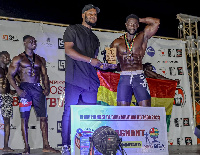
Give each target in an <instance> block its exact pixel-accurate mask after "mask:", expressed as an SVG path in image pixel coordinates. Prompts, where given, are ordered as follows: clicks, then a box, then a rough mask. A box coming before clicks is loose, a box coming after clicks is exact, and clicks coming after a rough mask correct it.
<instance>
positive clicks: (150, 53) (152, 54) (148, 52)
mask: <svg viewBox="0 0 200 155" xmlns="http://www.w3.org/2000/svg"><path fill="white" fill-rule="evenodd" d="M146 52H147V54H148V55H149V56H150V57H153V56H154V55H155V50H154V48H153V47H152V46H149V47H148V48H147V50H146Z"/></svg>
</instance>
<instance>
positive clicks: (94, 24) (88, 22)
mask: <svg viewBox="0 0 200 155" xmlns="http://www.w3.org/2000/svg"><path fill="white" fill-rule="evenodd" d="M85 22H86V23H87V24H88V25H90V26H92V27H93V26H96V22H95V23H91V22H90V21H89V19H88V18H87V16H85Z"/></svg>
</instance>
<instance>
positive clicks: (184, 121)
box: [183, 118, 190, 126]
mask: <svg viewBox="0 0 200 155" xmlns="http://www.w3.org/2000/svg"><path fill="white" fill-rule="evenodd" d="M183 126H190V121H189V118H183Z"/></svg>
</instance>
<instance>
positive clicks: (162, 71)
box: [159, 67, 167, 75]
mask: <svg viewBox="0 0 200 155" xmlns="http://www.w3.org/2000/svg"><path fill="white" fill-rule="evenodd" d="M159 70H160V71H161V73H162V75H166V74H167V72H166V69H165V67H161V68H160V69H159Z"/></svg>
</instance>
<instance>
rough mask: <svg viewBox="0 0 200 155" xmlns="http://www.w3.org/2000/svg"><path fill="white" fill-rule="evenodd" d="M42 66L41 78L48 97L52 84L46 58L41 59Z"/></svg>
mask: <svg viewBox="0 0 200 155" xmlns="http://www.w3.org/2000/svg"><path fill="white" fill-rule="evenodd" d="M40 59H41V61H42V65H41V76H42V84H43V85H44V87H45V90H44V95H46V96H48V95H49V93H50V82H49V76H48V75H47V68H46V61H45V59H44V58H41V57H40Z"/></svg>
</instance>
